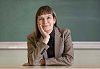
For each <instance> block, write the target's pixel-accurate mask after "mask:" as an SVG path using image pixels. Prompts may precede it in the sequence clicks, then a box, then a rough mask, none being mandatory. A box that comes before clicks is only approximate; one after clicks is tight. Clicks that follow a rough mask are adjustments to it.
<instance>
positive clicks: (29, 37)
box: [27, 32, 36, 39]
mask: <svg viewBox="0 0 100 69" xmlns="http://www.w3.org/2000/svg"><path fill="white" fill-rule="evenodd" d="M35 37H36V32H32V33H31V34H29V35H28V36H27V39H34V38H35Z"/></svg>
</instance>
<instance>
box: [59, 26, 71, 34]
mask: <svg viewBox="0 0 100 69" xmlns="http://www.w3.org/2000/svg"><path fill="white" fill-rule="evenodd" d="M58 30H59V32H60V33H61V34H63V35H68V34H70V33H71V31H70V29H69V28H58Z"/></svg>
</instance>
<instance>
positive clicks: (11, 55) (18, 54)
mask: <svg viewBox="0 0 100 69" xmlns="http://www.w3.org/2000/svg"><path fill="white" fill-rule="evenodd" d="M78 52H80V53H78ZM82 52H83V53H82ZM82 52H81V51H75V61H77V62H78V61H79V63H74V64H73V66H71V67H69V68H67V67H66V66H22V64H23V63H26V62H27V51H26V50H0V69H51V68H52V69H57V68H58V69H89V68H90V69H96V68H99V69H100V64H99V63H97V62H96V61H100V60H99V57H97V58H94V59H93V60H95V62H94V63H97V64H93V63H91V64H90V62H89V63H87V62H88V61H87V60H88V59H89V60H90V59H91V58H92V57H93V56H94V55H93V56H91V55H92V54H91V55H89V56H91V58H89V56H88V57H87V60H86V61H87V62H86V61H84V59H83V57H84V56H83V57H81V58H80V59H81V60H83V61H84V62H85V63H84V64H83V63H82V62H83V61H80V59H78V58H79V57H80V56H79V55H81V54H86V53H84V52H87V51H82ZM91 52H92V51H90V53H91ZM90 53H89V54H90ZM92 53H94V51H93V52H92ZM96 53H99V52H98V51H97V52H96ZM94 54H95V53H94ZM76 55H77V60H76ZM87 55H88V54H87ZM98 55H99V54H98ZM81 56H82V55H81ZM95 56H96V55H95ZM84 58H85V57H84ZM91 61H92V60H91Z"/></svg>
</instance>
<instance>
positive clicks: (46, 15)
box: [38, 14, 53, 17]
mask: <svg viewBox="0 0 100 69" xmlns="http://www.w3.org/2000/svg"><path fill="white" fill-rule="evenodd" d="M48 16H49V17H53V16H52V14H43V15H40V16H38V17H48Z"/></svg>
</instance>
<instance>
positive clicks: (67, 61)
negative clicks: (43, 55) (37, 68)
mask: <svg viewBox="0 0 100 69" xmlns="http://www.w3.org/2000/svg"><path fill="white" fill-rule="evenodd" d="M63 38H64V51H63V53H62V56H61V57H58V58H48V59H45V63H46V64H45V65H66V66H71V65H72V61H73V58H74V52H73V44H72V40H71V33H70V30H68V29H66V30H64V32H63Z"/></svg>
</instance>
